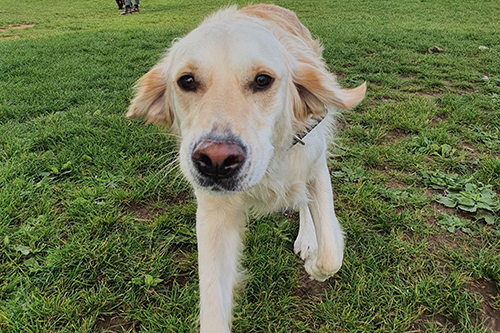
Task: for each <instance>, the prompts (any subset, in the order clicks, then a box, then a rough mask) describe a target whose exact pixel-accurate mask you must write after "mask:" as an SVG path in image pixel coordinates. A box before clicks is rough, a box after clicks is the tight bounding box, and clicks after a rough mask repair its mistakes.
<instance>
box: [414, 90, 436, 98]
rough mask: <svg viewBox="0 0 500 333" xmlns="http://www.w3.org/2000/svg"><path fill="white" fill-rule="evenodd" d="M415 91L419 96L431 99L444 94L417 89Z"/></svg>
mask: <svg viewBox="0 0 500 333" xmlns="http://www.w3.org/2000/svg"><path fill="white" fill-rule="evenodd" d="M415 93H416V94H417V95H419V96H422V97H425V98H429V99H433V98H436V97H439V96H441V95H442V93H440V92H435V91H424V90H420V91H416V92H415Z"/></svg>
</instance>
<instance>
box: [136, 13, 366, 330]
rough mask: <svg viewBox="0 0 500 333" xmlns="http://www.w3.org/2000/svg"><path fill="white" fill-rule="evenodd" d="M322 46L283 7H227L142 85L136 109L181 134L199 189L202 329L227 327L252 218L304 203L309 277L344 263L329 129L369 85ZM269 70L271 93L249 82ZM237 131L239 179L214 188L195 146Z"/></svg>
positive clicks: (176, 47)
mask: <svg viewBox="0 0 500 333" xmlns="http://www.w3.org/2000/svg"><path fill="white" fill-rule="evenodd" d="M321 51H322V48H321V46H320V44H319V43H318V42H317V41H315V40H313V39H312V38H311V35H310V33H309V31H308V30H307V29H306V28H305V27H304V26H303V25H302V24H301V23H300V22H299V21H298V20H297V17H296V16H295V14H294V13H292V12H290V11H288V10H286V9H283V8H280V7H277V6H273V5H254V6H249V7H245V8H243V9H240V10H237V8H236V7H230V8H227V9H224V10H221V11H219V12H217V13H215V14H213V15H212V16H210V17H209V18H207V19H206V20H205V21H204V22H203V23H202V24H201V25H200V26H199V27H198V28H196V29H195V30H193V31H192V32H191V33H190V34H188V35H187V36H186V37H184V38H182V39H179V40H177V41H176V42H175V43H174V44H173V46H172V47H171V49H170V50H169V52H168V53H167V55H166V56H165V57H164V59H163V60H162V61H160V62H159V63H158V64H157V65H156V66H155V67H154V68H153V69H151V70H150V71H149V72H148V73H147V74H145V75H144V77H143V78H141V79H140V80H139V81H138V83H137V86H136V90H137V93H136V96H135V98H134V99H133V101H132V103H131V106H130V108H129V111H128V113H127V116H128V117H131V118H145V119H147V120H148V121H149V122H155V123H162V124H164V125H166V126H169V127H170V129H171V131H172V132H174V133H176V134H178V135H179V137H180V138H181V139H180V165H181V170H182V172H183V173H184V175H185V176H186V177H187V179H188V180H189V181H190V182H191V184H192V185H193V187H194V191H195V194H196V198H197V202H198V211H197V221H196V230H197V239H198V253H199V276H200V298H201V303H200V327H201V332H203V333H209V332H213V333H223V332H230V323H231V308H232V299H233V292H234V288H235V285H236V282H237V278H238V261H239V257H240V255H241V252H242V250H243V245H242V244H243V242H242V239H243V237H244V231H245V225H246V221H247V216H248V214H267V213H270V212H274V211H279V210H283V209H286V208H298V209H299V210H300V231H299V235H298V237H297V240H296V241H295V244H294V248H295V252H296V253H300V256H301V257H302V259H304V260H305V269H306V270H307V272H308V273H309V274H310V276H311V277H312V278H314V279H316V280H319V281H324V280H325V279H327V278H329V277H330V276H332V275H333V274H334V273H335V272H337V271H338V270H339V269H340V266H341V265H342V257H343V249H344V242H343V236H342V230H341V227H340V225H339V223H338V221H337V218H336V216H335V212H334V207H333V197H332V188H331V181H330V176H329V172H328V168H327V165H326V156H325V154H326V150H327V137H328V133H329V130H330V128H331V127H332V124H333V117H334V114H335V110H336V109H337V108H343V109H347V108H350V107H353V106H355V105H356V104H358V103H359V102H360V101H361V100H362V99H363V97H364V94H365V91H366V86H365V84H363V85H362V86H360V87H358V88H356V89H352V90H345V89H342V88H341V87H340V86H339V85H338V84H337V83H336V81H335V78H334V77H333V76H332V75H331V74H329V73H328V71H327V70H326V67H325V65H324V62H323V59H322V58H321ZM186 74H188V75H191V76H192V77H194V78H195V79H196V82H197V84H198V86H197V87H198V88H197V89H196V90H193V91H184V90H183V89H181V88H180V86H179V84H178V80H179V79H180V78H181V77H182V76H183V75H186ZM260 74H265V75H268V76H270V77H272V78H273V79H274V81H273V83H272V85H270V87H269V88H268V89H266V90H263V91H255V90H252V89H251V88H250V87H251V86H252V82H253V81H254V78H255V77H256V76H257V75H260ZM326 109H328V110H329V112H328V116H327V118H326V119H324V120H323V121H322V122H321V124H320V125H319V126H318V127H316V128H315V129H314V130H312V131H311V132H310V133H309V134H308V135H307V136H306V137H305V139H304V141H305V145H304V146H303V145H300V144H298V145H295V146H292V142H293V137H294V135H295V134H296V133H300V132H301V131H303V130H304V129H305V128H307V126H308V125H309V124H310V123H311V122H314V120H313V119H314V118H319V117H322V116H324V114H325V110H326ZM228 137H237V138H238V139H239V140H240V141H241V144H242V145H243V146H244V147H245V149H246V151H247V156H246V160H245V162H244V164H243V166H242V167H241V170H240V172H239V173H238V174H237V176H235V179H234V182H233V185H234V187H232V188H223V187H218V186H215V185H214V186H206V185H204V184H203V183H201V182H200V175H199V174H198V172H197V170H196V167H195V166H194V165H193V159H192V154H193V149H194V147H195V146H196V144H197V143H198V142H200V140H203V139H206V138H209V139H210V140H213V138H222V139H223V140H226V139H227V138H228ZM224 138H226V139H224Z"/></svg>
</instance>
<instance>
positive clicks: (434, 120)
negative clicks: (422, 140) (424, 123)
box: [431, 115, 446, 125]
mask: <svg viewBox="0 0 500 333" xmlns="http://www.w3.org/2000/svg"><path fill="white" fill-rule="evenodd" d="M444 121H446V116H444V115H438V116H436V117H434V118H432V119H431V124H432V125H436V124H440V123H442V122H444Z"/></svg>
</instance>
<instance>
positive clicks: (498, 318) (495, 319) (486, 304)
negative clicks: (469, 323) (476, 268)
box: [465, 279, 500, 332]
mask: <svg viewBox="0 0 500 333" xmlns="http://www.w3.org/2000/svg"><path fill="white" fill-rule="evenodd" d="M496 285H497V284H496V282H495V281H491V280H486V279H479V280H477V281H474V282H472V283H470V284H469V285H467V286H466V287H465V288H466V289H467V290H468V291H470V292H473V293H475V294H476V295H478V296H479V297H481V308H482V310H483V313H482V314H481V315H480V318H479V319H480V320H481V321H483V322H484V323H485V325H486V327H488V328H489V329H490V330H491V331H492V332H500V310H498V309H495V308H493V306H492V305H493V302H495V299H496V298H497V297H499V296H498V290H497V286H496Z"/></svg>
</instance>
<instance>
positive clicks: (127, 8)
mask: <svg viewBox="0 0 500 333" xmlns="http://www.w3.org/2000/svg"><path fill="white" fill-rule="evenodd" d="M117 1H118V0H117ZM120 1H123V0H120ZM138 12H139V0H134V9H132V0H125V10H124V11H123V13H121V14H120V15H127V14H132V13H138Z"/></svg>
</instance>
